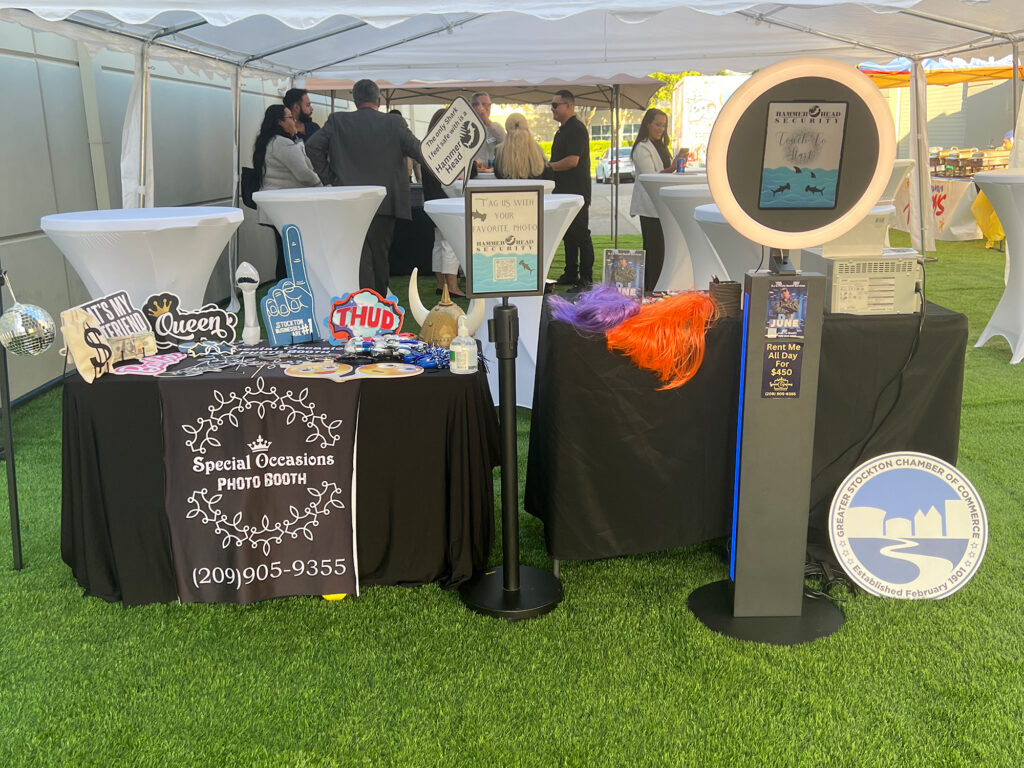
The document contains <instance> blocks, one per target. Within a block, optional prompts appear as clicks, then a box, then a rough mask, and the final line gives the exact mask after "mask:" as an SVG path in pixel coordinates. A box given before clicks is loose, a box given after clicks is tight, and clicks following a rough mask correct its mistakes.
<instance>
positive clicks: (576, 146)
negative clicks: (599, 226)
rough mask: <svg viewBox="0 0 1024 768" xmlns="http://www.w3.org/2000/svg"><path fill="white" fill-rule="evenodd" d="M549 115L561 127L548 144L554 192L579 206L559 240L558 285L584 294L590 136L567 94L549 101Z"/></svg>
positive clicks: (590, 259)
mask: <svg viewBox="0 0 1024 768" xmlns="http://www.w3.org/2000/svg"><path fill="white" fill-rule="evenodd" d="M551 116H552V117H553V118H554V119H555V120H556V121H557V122H558V123H559V124H560V125H561V127H560V128H559V129H558V131H557V132H556V133H555V139H554V141H553V142H552V143H551V162H550V163H548V168H549V169H550V170H551V178H553V179H554V181H555V193H556V194H567V195H582V197H583V207H582V208H581V209H580V211H579V213H577V214H576V218H575V219H573V222H572V224H570V225H569V229H567V230H566V232H565V237H563V238H562V243H563V244H564V245H565V272H563V273H562V275H561V277H559V278H558V280H557V284H558V285H571V286H572V288H570V289H569V292H570V293H577V292H579V291H585V290H587V289H588V288H590V286H591V285H593V282H594V243H593V241H592V240H591V239H590V134H589V133H588V132H587V127H586V126H585V125H584V124H583V123H582V122H580V120H579V118H578V117H576V99H575V97H574V96H573V95H572V93H571V92H569V91H559V92H558V93H556V94H555V95H554V96H553V97H552V98H551Z"/></svg>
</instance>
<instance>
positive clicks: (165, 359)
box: [113, 352, 185, 376]
mask: <svg viewBox="0 0 1024 768" xmlns="http://www.w3.org/2000/svg"><path fill="white" fill-rule="evenodd" d="M184 359H185V353H184V352H168V353H167V354H166V355H152V356H150V357H147V358H146V359H145V360H143V361H142V362H140V363H125V364H124V365H119V366H117V367H116V368H115V369H114V370H113V373H116V374H118V375H119V376H124V375H127V374H136V375H139V376H156V375H157V374H160V373H164V372H165V371H166V370H167V369H168V368H170V367H171V366H172V365H175V364H176V363H180V362H181V361H182V360H184Z"/></svg>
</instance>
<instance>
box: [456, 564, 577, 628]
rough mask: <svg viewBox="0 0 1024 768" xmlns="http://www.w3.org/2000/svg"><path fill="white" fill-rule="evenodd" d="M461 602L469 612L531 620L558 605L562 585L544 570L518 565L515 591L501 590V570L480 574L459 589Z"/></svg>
mask: <svg viewBox="0 0 1024 768" xmlns="http://www.w3.org/2000/svg"><path fill="white" fill-rule="evenodd" d="M459 595H460V596H461V597H462V602H464V603H465V604H466V607H467V608H469V609H470V610H471V611H476V612H477V613H482V614H483V615H484V616H494V617H495V618H498V619H508V620H509V621H522V620H523V619H535V618H537V617H538V616H543V615H544V614H545V613H548V612H549V611H552V610H554V608H555V606H556V605H558V604H559V603H560V602H562V582H561V581H559V580H558V579H557V578H555V577H554V576H553V575H552V574H550V573H548V572H547V571H542V570H540V569H539V568H531V567H530V566H528V565H520V566H519V589H518V590H517V591H515V592H506V591H505V575H504V569H503V568H501V567H498V568H494V569H492V570H490V571H487V572H486V573H482V574H480V575H479V576H477V577H476V578H475V579H473V580H472V581H468V582H466V583H465V584H463V585H462V587H460V588H459Z"/></svg>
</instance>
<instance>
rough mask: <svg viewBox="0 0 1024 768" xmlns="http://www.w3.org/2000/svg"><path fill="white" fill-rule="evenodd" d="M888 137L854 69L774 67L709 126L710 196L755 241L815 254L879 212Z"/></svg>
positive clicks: (889, 153)
mask: <svg viewBox="0 0 1024 768" xmlns="http://www.w3.org/2000/svg"><path fill="white" fill-rule="evenodd" d="M895 133H896V131H895V127H894V126H893V121H892V116H891V114H890V112H889V106H888V104H887V103H886V101H885V99H884V97H883V96H882V94H881V92H880V91H879V90H878V88H877V86H875V84H874V83H872V82H871V80H870V79H868V77H867V76H866V75H864V74H862V73H861V72H859V71H857V69H856V68H855V67H853V66H852V65H849V64H843V63H841V62H838V61H833V60H831V59H822V58H799V59H790V60H788V61H783V62H780V63H778V64H774V65H772V66H771V67H768V68H767V69H764V70H762V71H761V72H758V73H757V74H756V75H754V76H753V77H751V78H750V79H749V80H747V82H746V83H744V84H743V85H742V86H740V88H739V89H737V90H736V92H735V93H734V94H733V95H732V96H731V97H730V98H729V100H728V101H727V102H726V103H725V106H724V107H723V108H722V111H721V113H720V114H719V116H718V119H717V120H716V121H715V125H714V128H713V130H712V132H711V138H710V140H709V142H708V160H707V174H708V185H709V186H710V188H711V195H712V197H713V198H714V200H715V203H716V204H717V205H718V208H719V210H720V211H721V213H722V216H723V217H724V218H725V220H726V221H727V222H728V223H729V225H730V226H732V228H733V229H735V230H736V231H737V232H739V233H740V234H742V235H743V236H744V237H746V238H747V239H749V240H752V241H753V242H756V243H761V244H762V245H767V246H769V247H771V248H790V249H795V248H806V247H811V246H815V245H821V244H822V243H825V242H828V241H830V240H834V239H835V238H837V237H839V236H840V235H843V234H845V233H846V232H847V231H849V230H850V229H852V228H853V227H854V226H855V225H856V224H857V223H858V222H859V221H860V220H861V219H863V218H864V216H866V215H867V214H868V212H869V211H870V210H871V208H872V207H874V206H875V205H877V203H878V200H879V198H881V196H882V193H883V192H884V190H885V185H886V182H888V180H889V175H890V173H891V171H892V166H893V162H894V160H895V158H896V135H895ZM790 161H792V162H790Z"/></svg>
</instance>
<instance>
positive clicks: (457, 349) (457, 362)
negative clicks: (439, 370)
mask: <svg viewBox="0 0 1024 768" xmlns="http://www.w3.org/2000/svg"><path fill="white" fill-rule="evenodd" d="M448 352H449V358H450V360H451V371H452V373H476V369H477V347H476V339H474V338H473V337H472V336H470V335H469V332H468V331H467V330H466V316H465V315H459V335H458V336H456V337H455V338H454V339H452V343H451V345H450V346H449V347H448Z"/></svg>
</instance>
